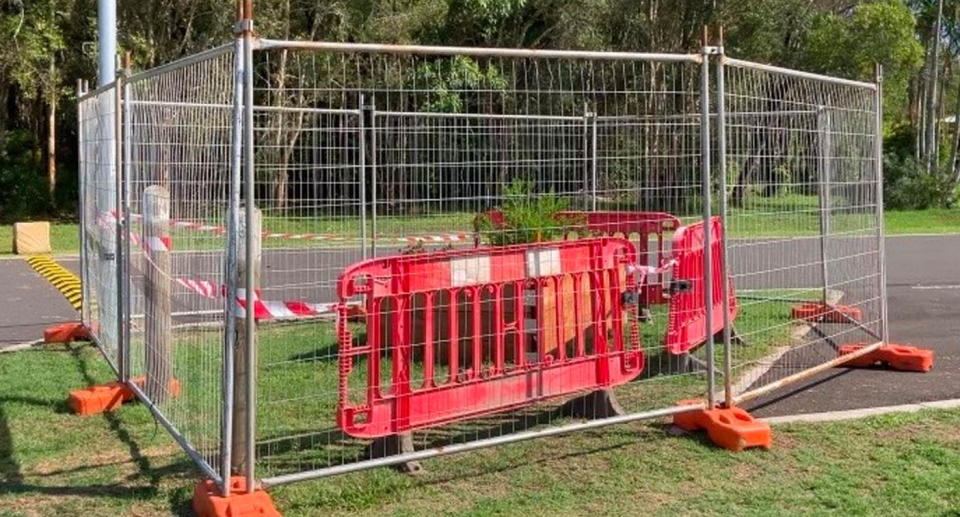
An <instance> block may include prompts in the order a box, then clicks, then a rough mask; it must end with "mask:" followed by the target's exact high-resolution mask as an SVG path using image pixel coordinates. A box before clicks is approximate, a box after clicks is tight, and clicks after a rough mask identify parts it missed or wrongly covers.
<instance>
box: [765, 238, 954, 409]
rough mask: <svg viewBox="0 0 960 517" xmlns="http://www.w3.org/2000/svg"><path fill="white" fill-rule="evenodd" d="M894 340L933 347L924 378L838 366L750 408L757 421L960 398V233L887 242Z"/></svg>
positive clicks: (916, 374)
mask: <svg viewBox="0 0 960 517" xmlns="http://www.w3.org/2000/svg"><path fill="white" fill-rule="evenodd" d="M886 248H887V296H888V300H889V309H888V311H889V318H890V339H891V341H893V342H895V343H898V342H899V343H915V344H917V345H919V346H922V347H927V348H932V349H933V350H934V353H935V359H934V361H935V362H934V367H933V371H931V372H929V373H925V374H921V373H907V372H893V371H887V370H864V369H854V368H835V369H833V370H831V371H828V372H825V373H823V374H821V375H819V376H816V377H814V378H812V379H810V380H809V381H807V382H804V383H800V384H797V385H794V386H791V387H787V388H785V389H783V390H780V391H778V392H776V393H773V394H771V395H770V396H767V397H764V398H761V399H758V400H756V401H751V402H750V403H748V404H746V406H747V409H751V410H752V411H753V412H754V414H755V415H757V416H773V415H789V414H797V413H817V412H823V411H836V410H843V409H856V408H865V407H872V406H889V405H895V404H908V403H914V402H924V401H931V400H941V399H951V398H960V235H945V236H930V237H927V236H904V237H890V238H888V239H887V247H886Z"/></svg>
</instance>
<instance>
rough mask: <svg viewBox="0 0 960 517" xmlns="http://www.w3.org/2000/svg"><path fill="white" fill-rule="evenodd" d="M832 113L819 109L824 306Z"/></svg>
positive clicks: (828, 279)
mask: <svg viewBox="0 0 960 517" xmlns="http://www.w3.org/2000/svg"><path fill="white" fill-rule="evenodd" d="M831 152H832V151H831V145H830V113H829V111H827V107H826V106H820V107H819V108H818V109H817V171H818V174H817V184H818V187H819V188H817V193H818V196H817V198H818V201H819V203H820V274H821V276H822V281H823V297H822V302H823V305H824V307H826V306H827V304H828V303H829V300H828V298H829V297H828V296H827V290H828V289H829V286H830V276H829V274H830V271H829V261H828V259H829V256H830V253H829V251H828V245H829V242H830V177H831V174H830V154H831Z"/></svg>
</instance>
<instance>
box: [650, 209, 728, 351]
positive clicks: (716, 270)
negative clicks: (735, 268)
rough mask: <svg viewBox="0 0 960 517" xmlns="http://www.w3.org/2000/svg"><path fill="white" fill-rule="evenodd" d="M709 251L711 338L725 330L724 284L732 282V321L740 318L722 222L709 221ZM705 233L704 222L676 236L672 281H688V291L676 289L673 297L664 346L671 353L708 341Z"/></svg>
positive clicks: (676, 283) (688, 227) (717, 220)
mask: <svg viewBox="0 0 960 517" xmlns="http://www.w3.org/2000/svg"><path fill="white" fill-rule="evenodd" d="M710 231H711V236H710V248H711V252H712V255H711V262H712V264H713V266H712V270H713V279H712V280H713V289H712V295H713V296H712V299H713V321H712V327H713V329H712V331H711V332H710V335H711V336H712V335H715V334H716V333H718V332H720V331H722V330H723V282H724V281H726V282H729V284H728V286H729V290H728V294H729V298H730V304H729V307H730V321H731V322H732V321H733V320H734V318H736V316H737V297H736V295H735V293H734V290H733V281H732V279H730V277H729V275H728V274H727V270H726V268H725V267H724V264H723V260H722V255H721V252H722V251H723V226H722V225H721V224H720V219H719V218H717V217H714V218H712V219H711V220H710ZM704 241H705V234H704V231H703V222H698V223H695V224H691V225H689V226H684V227H681V228H680V229H679V230H677V232H676V233H674V234H673V250H672V252H673V258H674V260H676V264H675V265H674V266H673V274H672V277H673V278H672V281H673V282H674V285H678V282H684V281H686V282H688V283H689V289H683V290H678V289H675V290H674V293H673V294H672V295H671V297H670V315H669V321H668V323H667V336H666V343H665V346H666V348H667V351H669V352H670V353H671V354H675V355H680V354H685V353H687V352H689V351H690V350H691V349H693V348H695V347H696V346H698V345H700V344H701V343H704V342H706V340H707V337H708V336H707V332H706V303H705V300H704V289H703V275H704V260H703V250H704Z"/></svg>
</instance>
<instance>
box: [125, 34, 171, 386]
mask: <svg viewBox="0 0 960 517" xmlns="http://www.w3.org/2000/svg"><path fill="white" fill-rule="evenodd" d="M121 73H122V74H123V81H122V85H123V90H122V94H123V102H122V103H121V104H120V105H119V107H118V108H119V109H121V110H122V112H121V113H122V114H123V127H122V128H121V132H120V133H118V134H119V135H120V143H121V144H122V147H123V159H122V160H120V165H122V166H123V174H122V176H123V177H122V180H121V184H122V185H123V212H122V213H123V225H124V229H125V230H126V231H125V234H126V238H125V239H124V240H122V241H120V242H118V243H117V247H118V248H121V247H122V248H123V253H122V254H118V255H117V269H118V270H119V269H122V274H123V276H122V282H123V298H121V305H120V307H121V310H120V314H121V316H120V321H121V322H122V323H121V327H120V329H118V331H119V332H120V333H121V334H122V335H123V344H124V360H125V362H126V365H125V369H126V375H127V377H128V378H129V377H130V357H131V353H130V311H131V309H130V307H131V305H130V296H131V293H132V292H133V280H132V279H131V277H130V257H132V256H133V255H131V254H130V245H131V243H130V216H129V214H130V213H131V211H130V198H131V192H132V189H133V187H132V185H133V181H132V177H131V176H130V175H131V173H132V163H133V138H132V132H133V111H132V110H131V109H130V105H129V100H130V98H131V97H132V96H133V87H132V86H131V85H130V81H129V80H128V78H129V77H130V53H129V52H127V53H126V54H125V55H124V59H123V70H122V72H121ZM120 85H121V83H119V82H118V83H117V87H118V88H119V87H120ZM118 170H119V169H118ZM165 388H166V386H165Z"/></svg>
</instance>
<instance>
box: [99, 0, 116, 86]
mask: <svg viewBox="0 0 960 517" xmlns="http://www.w3.org/2000/svg"><path fill="white" fill-rule="evenodd" d="M97 35H98V46H99V60H100V66H99V68H98V73H97V81H98V85H99V86H103V85H105V84H107V83H109V82H111V81H113V80H114V79H115V78H116V76H117V62H116V59H117V0H97Z"/></svg>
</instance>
